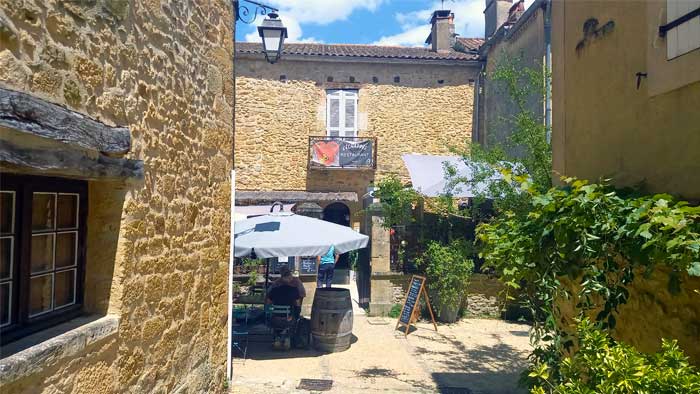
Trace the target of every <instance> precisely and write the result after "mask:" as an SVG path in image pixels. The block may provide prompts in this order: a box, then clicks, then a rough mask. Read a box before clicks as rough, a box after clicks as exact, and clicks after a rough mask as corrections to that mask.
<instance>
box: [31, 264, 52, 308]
mask: <svg viewBox="0 0 700 394" xmlns="http://www.w3.org/2000/svg"><path fill="white" fill-rule="evenodd" d="M52 280H53V274H49V275H42V276H37V277H36V278H32V279H31V280H30V283H29V316H32V315H37V314H39V313H42V312H46V311H49V310H51V293H52V292H51V290H52V286H53V283H51V282H52Z"/></svg>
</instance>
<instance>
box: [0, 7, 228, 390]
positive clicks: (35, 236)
mask: <svg viewBox="0 0 700 394" xmlns="http://www.w3.org/2000/svg"><path fill="white" fill-rule="evenodd" d="M232 26H233V14H232V11H231V3H230V2H228V1H223V0H214V1H207V2H200V1H175V0H161V1H158V0H157V1H141V0H136V1H121V0H119V1H117V0H114V1H103V0H96V1H58V0H1V1H0V113H1V114H2V116H1V117H0V145H1V148H0V152H1V154H0V162H1V163H0V164H1V165H2V167H1V169H2V175H0V177H1V178H0V186H1V188H2V200H1V201H0V209H1V210H2V217H1V220H0V221H1V222H2V226H1V227H2V230H1V231H2V234H0V236H1V237H0V239H1V241H2V244H1V245H0V248H1V250H2V253H1V255H2V270H1V272H0V286H1V287H0V301H1V303H2V305H1V306H0V312H1V313H0V317H1V319H2V321H1V322H0V326H1V327H0V328H1V329H2V332H1V333H0V339H1V340H2V355H1V358H0V391H1V392H3V393H7V394H10V393H44V392H45V393H59V392H60V393H120V392H130V393H173V392H222V391H224V386H225V379H226V374H225V361H226V345H225V344H226V340H227V338H226V319H227V313H226V305H227V302H226V291H227V285H226V282H227V270H228V249H229V204H230V186H231V181H230V179H229V178H230V176H229V171H230V170H231V168H232V159H231V157H232V156H231V151H232V141H233V138H232V133H231V130H232V127H233V125H232V117H233V94H232V93H233V77H232V71H233V70H232V68H233V58H232V53H233V42H232V41H233V40H232V35H233V31H232V29H233V28H232Z"/></svg>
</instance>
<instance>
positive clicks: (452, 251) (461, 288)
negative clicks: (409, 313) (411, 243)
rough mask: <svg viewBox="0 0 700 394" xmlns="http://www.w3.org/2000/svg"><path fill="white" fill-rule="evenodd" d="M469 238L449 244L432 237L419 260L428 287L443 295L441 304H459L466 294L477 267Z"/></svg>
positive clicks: (438, 294)
mask: <svg viewBox="0 0 700 394" xmlns="http://www.w3.org/2000/svg"><path fill="white" fill-rule="evenodd" d="M470 256H471V250H470V247H469V244H468V243H467V241H465V240H462V239H458V240H453V241H452V242H450V243H449V244H447V245H445V244H441V243H439V242H436V241H429V242H428V247H427V249H426V250H425V252H423V254H422V255H421V256H420V257H419V258H418V259H417V260H416V263H417V265H418V267H419V268H420V269H421V270H423V272H424V273H425V276H426V279H427V283H428V289H430V290H432V291H433V292H434V293H435V294H437V297H438V299H439V302H438V304H437V306H438V308H439V305H456V306H458V305H459V304H460V302H461V300H462V298H463V297H464V295H465V294H466V291H467V286H469V279H470V278H471V276H472V272H473V271H474V262H473V261H472V260H471V259H470Z"/></svg>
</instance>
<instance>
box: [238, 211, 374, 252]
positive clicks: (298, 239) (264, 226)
mask: <svg viewBox="0 0 700 394" xmlns="http://www.w3.org/2000/svg"><path fill="white" fill-rule="evenodd" d="M368 240H369V237H367V236H366V235H364V234H360V233H358V232H357V231H355V230H353V229H351V228H350V227H346V226H341V225H338V224H335V223H331V222H326V221H323V220H319V219H314V218H310V217H307V216H301V215H295V214H293V213H291V212H275V213H271V214H267V215H262V216H257V217H254V218H251V219H247V220H241V221H239V222H236V232H235V241H234V255H235V256H236V257H246V256H249V255H251V253H253V252H255V255H256V256H257V257H258V258H270V257H285V256H321V255H323V254H325V253H326V252H328V249H329V248H330V247H331V245H332V246H334V247H335V250H336V251H337V252H338V253H346V252H349V251H351V250H356V249H361V248H364V247H366V246H367V242H368Z"/></svg>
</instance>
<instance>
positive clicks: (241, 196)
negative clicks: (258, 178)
mask: <svg viewBox="0 0 700 394" xmlns="http://www.w3.org/2000/svg"><path fill="white" fill-rule="evenodd" d="M276 201H280V202H283V203H294V202H302V201H346V202H356V201H357V193H355V192H307V191H303V190H299V191H297V190H282V191H278V190H271V191H252V190H250V191H249V190H243V191H237V192H236V202H237V203H241V204H243V203H248V204H256V205H260V204H265V203H270V204H271V203H273V202H276ZM285 210H286V208H285Z"/></svg>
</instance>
